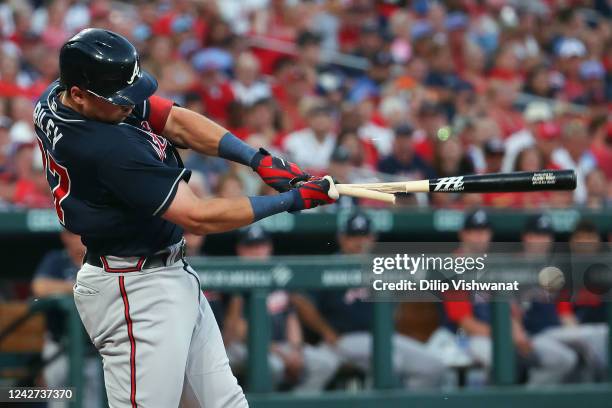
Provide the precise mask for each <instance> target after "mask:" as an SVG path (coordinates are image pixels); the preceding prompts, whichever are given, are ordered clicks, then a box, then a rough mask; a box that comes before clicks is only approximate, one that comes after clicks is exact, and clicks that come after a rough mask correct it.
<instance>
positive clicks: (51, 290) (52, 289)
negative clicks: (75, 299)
mask: <svg viewBox="0 0 612 408" xmlns="http://www.w3.org/2000/svg"><path fill="white" fill-rule="evenodd" d="M72 286H73V283H72V282H69V281H64V280H59V279H47V278H38V279H35V280H34V281H33V282H32V294H33V295H34V296H36V297H45V296H52V295H65V294H68V293H72Z"/></svg>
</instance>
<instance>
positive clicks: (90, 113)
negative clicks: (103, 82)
mask: <svg viewBox="0 0 612 408" xmlns="http://www.w3.org/2000/svg"><path fill="white" fill-rule="evenodd" d="M86 95H87V97H86V98H84V100H86V101H87V102H86V103H85V104H84V105H83V114H84V115H85V116H87V117H88V118H90V119H94V120H99V121H100V122H107V123H121V122H123V121H124V120H125V118H127V117H128V115H129V114H130V113H132V109H133V107H132V106H121V105H114V104H112V103H110V102H108V101H107V100H106V99H103V98H100V97H98V96H96V95H93V94H91V93H86Z"/></svg>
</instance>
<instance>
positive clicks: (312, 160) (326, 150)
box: [283, 104, 336, 174]
mask: <svg viewBox="0 0 612 408" xmlns="http://www.w3.org/2000/svg"><path fill="white" fill-rule="evenodd" d="M331 113H332V111H331V107H330V106H328V105H324V104H315V105H314V106H312V107H311V108H310V109H309V110H308V113H307V116H308V127H307V128H305V129H302V130H298V131H295V132H292V133H290V134H288V135H287V137H286V138H285V141H284V143H283V148H284V150H285V152H287V155H288V157H289V158H290V160H292V161H294V162H296V163H297V164H298V165H300V166H301V167H302V168H303V169H305V170H306V171H310V172H311V173H313V174H324V173H325V171H326V169H327V167H328V166H329V159H330V157H331V154H332V152H333V150H334V146H335V144H336V135H335V133H334V120H333V117H332V115H331Z"/></svg>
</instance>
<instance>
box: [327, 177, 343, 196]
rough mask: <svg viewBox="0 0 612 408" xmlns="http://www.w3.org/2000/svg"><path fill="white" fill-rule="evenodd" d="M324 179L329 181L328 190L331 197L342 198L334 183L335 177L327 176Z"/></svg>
mask: <svg viewBox="0 0 612 408" xmlns="http://www.w3.org/2000/svg"><path fill="white" fill-rule="evenodd" d="M323 179H324V180H327V181H328V182H329V191H328V192H327V195H328V196H329V198H331V199H333V200H337V199H338V198H340V193H339V192H338V189H337V188H336V184H334V179H333V178H332V177H331V176H325V177H323Z"/></svg>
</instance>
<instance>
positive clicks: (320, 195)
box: [289, 177, 336, 212]
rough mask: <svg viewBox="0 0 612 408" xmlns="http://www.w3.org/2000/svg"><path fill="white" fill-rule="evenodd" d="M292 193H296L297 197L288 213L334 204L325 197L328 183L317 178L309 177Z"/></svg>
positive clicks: (330, 199)
mask: <svg viewBox="0 0 612 408" xmlns="http://www.w3.org/2000/svg"><path fill="white" fill-rule="evenodd" d="M294 192H295V193H297V194H296V196H297V197H296V199H295V202H294V204H293V206H292V207H291V208H290V209H289V212H293V211H299V210H307V209H309V208H315V207H318V206H320V205H326V204H332V203H335V202H336V200H334V199H333V198H330V197H329V196H328V195H327V193H328V192H329V181H327V180H325V179H322V178H318V177H311V178H310V179H309V181H307V182H305V183H304V184H302V185H300V186H299V187H297V188H296V189H295V190H294Z"/></svg>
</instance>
